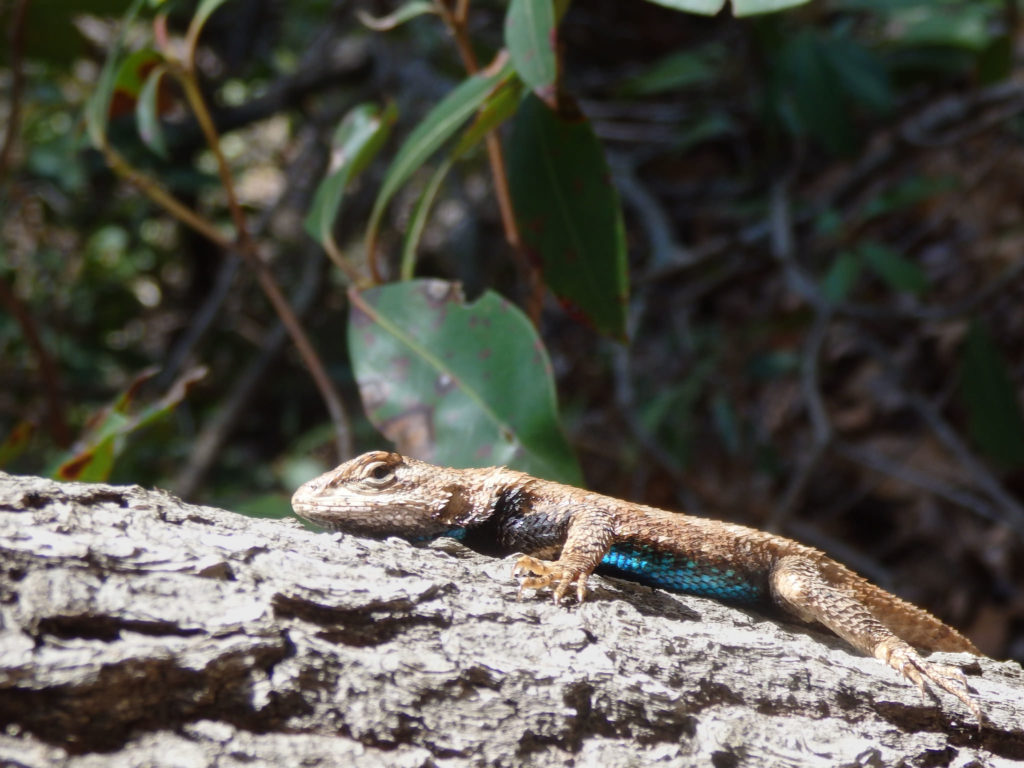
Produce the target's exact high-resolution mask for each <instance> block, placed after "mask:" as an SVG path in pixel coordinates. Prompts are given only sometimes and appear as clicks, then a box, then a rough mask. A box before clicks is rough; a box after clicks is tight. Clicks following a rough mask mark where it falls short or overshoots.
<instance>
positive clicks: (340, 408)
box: [168, 68, 352, 456]
mask: <svg viewBox="0 0 1024 768" xmlns="http://www.w3.org/2000/svg"><path fill="white" fill-rule="evenodd" d="M172 71H174V73H175V74H176V75H177V79H178V81H179V82H180V83H181V85H182V87H183V88H184V90H185V96H186V98H187V99H188V102H189V105H190V106H191V107H192V111H193V113H194V114H195V116H196V119H197V120H198V121H199V125H200V127H201V128H202V129H203V133H204V135H205V136H206V140H207V144H208V145H209V147H210V150H211V151H212V152H213V153H214V155H215V157H216V159H217V168H218V171H219V174H220V178H221V184H222V186H223V187H224V191H225V195H226V196H227V201H228V208H229V210H230V212H231V218H232V220H233V222H234V225H235V232H236V236H237V243H238V251H239V252H240V253H241V255H242V256H243V257H244V258H245V259H246V262H247V263H248V264H249V266H250V267H252V269H253V271H255V273H256V279H257V281H258V282H259V284H260V288H262V289H263V292H264V294H266V296H267V298H268V299H269V300H270V303H271V304H272V305H273V307H274V311H275V312H276V313H277V316H278V317H279V318H281V322H282V323H284V325H285V328H287V329H288V333H289V335H290V336H291V337H292V343H294V344H295V347H296V349H298V351H299V355H300V356H301V357H302V359H303V362H305V364H306V367H307V369H308V370H309V373H310V375H311V376H312V377H313V381H314V382H315V383H316V385H317V388H318V389H319V390H320V396H321V397H322V398H323V400H324V403H325V404H326V406H327V410H328V413H329V414H330V417H331V422H332V423H333V424H334V432H335V440H336V442H337V446H338V452H339V454H340V455H341V456H349V455H351V454H352V434H351V428H350V426H349V419H348V415H347V414H346V413H345V408H344V405H343V404H342V402H341V397H340V396H339V395H338V393H337V391H336V390H335V388H334V384H333V383H332V382H331V380H330V377H329V376H328V375H327V371H326V370H325V369H324V366H323V363H322V362H321V361H320V357H319V356H318V355H317V353H316V350H315V349H313V345H312V344H311V343H310V341H309V338H308V337H307V336H306V332H305V331H304V330H303V328H302V325H301V324H300V323H299V320H298V318H297V317H296V316H295V312H294V311H293V310H292V307H291V305H290V304H289V303H288V300H287V299H286V298H285V297H284V294H283V293H282V292H281V289H280V287H279V286H278V285H277V281H276V280H275V279H274V276H273V274H271V272H270V269H269V267H267V265H266V264H265V263H264V261H263V259H261V258H260V256H259V253H258V249H257V246H256V243H255V242H254V241H253V240H252V238H251V237H250V235H249V233H248V230H247V227H246V222H245V214H244V213H243V212H242V208H241V206H240V205H239V204H238V198H237V196H236V195H235V183H234V179H233V177H232V174H231V169H230V168H229V167H228V164H227V160H226V159H225V157H224V153H223V152H222V151H221V148H220V136H219V135H218V133H217V129H216V127H215V126H214V125H213V120H212V119H211V118H210V113H209V110H207V108H206V102H205V101H204V100H203V97H202V94H200V92H199V87H198V85H197V84H196V81H195V78H194V77H193V76H192V74H191V73H190V72H189V71H186V70H181V69H178V68H175V69H174V70H172ZM168 197H169V196H168ZM175 202H177V201H175ZM179 205H180V204H179Z"/></svg>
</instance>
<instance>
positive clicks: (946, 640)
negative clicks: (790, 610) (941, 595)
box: [833, 563, 983, 656]
mask: <svg viewBox="0 0 1024 768" xmlns="http://www.w3.org/2000/svg"><path fill="white" fill-rule="evenodd" d="M836 565H838V563H837V564H836ZM839 567H840V568H842V569H843V570H845V571H846V572H847V574H848V575H847V577H846V578H844V579H840V580H837V581H833V583H834V584H842V585H843V587H844V588H845V589H847V590H848V591H849V592H851V593H852V594H853V596H854V597H855V598H856V599H857V600H858V601H859V602H861V603H862V604H863V605H864V606H866V607H867V609H868V610H869V611H871V613H872V614H873V615H874V617H875V618H876V619H878V620H879V621H880V622H882V624H884V625H885V626H886V627H887V628H888V629H889V630H890V631H891V632H893V633H894V634H896V635H898V636H899V637H901V638H903V639H904V640H905V641H906V642H908V643H910V644H911V645H913V646H914V647H915V648H918V649H921V650H925V651H949V652H953V653H957V652H961V651H965V652H967V653H973V654H974V655H976V656H982V655H983V654H982V652H981V651H979V650H978V648H977V646H975V645H974V643H972V642H971V641H970V640H968V639H967V638H966V637H964V636H963V635H962V634H960V633H959V632H958V631H957V630H955V629H953V628H952V627H951V626H949V625H948V624H946V623H944V622H942V621H940V620H939V619H937V618H936V617H935V616H933V615H932V614H930V613H929V612H928V611H926V610H924V609H923V608H919V607H917V606H916V605H914V604H913V603H908V602H907V601H906V600H903V599H902V598H899V597H896V595H893V594H891V593H890V592H886V591H885V590H884V589H882V588H881V587H876V586H875V585H874V584H872V583H871V582H870V581H868V580H867V579H865V578H864V577H862V576H860V575H858V574H855V573H854V572H853V571H850V570H849V569H847V568H845V567H843V566H839ZM851 577H852V578H851ZM844 582H845V583H844Z"/></svg>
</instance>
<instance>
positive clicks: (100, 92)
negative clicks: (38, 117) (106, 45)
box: [85, 0, 145, 148]
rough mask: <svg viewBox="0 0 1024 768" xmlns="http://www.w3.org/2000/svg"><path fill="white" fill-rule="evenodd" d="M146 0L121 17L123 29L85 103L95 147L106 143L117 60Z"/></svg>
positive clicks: (136, 2)
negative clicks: (125, 38) (129, 28)
mask: <svg viewBox="0 0 1024 768" xmlns="http://www.w3.org/2000/svg"><path fill="white" fill-rule="evenodd" d="M143 2H145V0H133V2H132V4H131V5H130V6H128V10H127V11H125V14H124V16H123V17H122V18H121V31H120V32H119V33H118V35H117V39H116V40H115V41H114V45H113V46H112V47H111V48H110V52H109V53H108V54H107V60H106V61H105V62H104V63H103V69H102V70H101V71H100V76H99V79H98V80H97V82H96V90H95V91H93V93H92V96H90V97H89V101H88V102H87V103H86V105H85V126H86V130H87V132H88V134H89V140H90V141H91V142H92V145H93V146H94V147H97V148H99V147H102V146H103V145H104V144H105V143H106V137H107V120H108V115H109V114H110V100H111V99H112V98H113V97H114V85H115V82H116V80H117V71H118V70H117V60H118V57H119V56H120V55H121V48H123V47H124V36H125V33H126V31H127V29H128V25H129V24H131V23H132V22H133V21H134V20H135V17H136V16H137V15H138V14H139V9H140V8H141V7H142V4H143Z"/></svg>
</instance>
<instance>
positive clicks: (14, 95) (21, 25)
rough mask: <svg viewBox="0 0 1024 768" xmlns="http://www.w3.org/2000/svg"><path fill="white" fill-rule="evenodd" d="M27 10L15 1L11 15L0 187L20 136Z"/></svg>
mask: <svg viewBox="0 0 1024 768" xmlns="http://www.w3.org/2000/svg"><path fill="white" fill-rule="evenodd" d="M27 10H28V0H17V2H15V4H14V13H13V14H12V15H11V26H10V33H11V34H10V41H11V62H10V67H9V69H10V72H11V91H10V97H9V112H8V115H7V133H6V134H5V135H4V143H3V147H2V148H0V185H3V181H4V177H5V176H6V175H7V169H8V168H9V166H10V162H11V153H12V152H13V151H14V142H15V141H16V140H17V138H18V136H19V135H20V134H21V93H22V90H23V89H24V85H25V72H24V68H23V67H22V60H23V57H24V53H25V13H26V11H27Z"/></svg>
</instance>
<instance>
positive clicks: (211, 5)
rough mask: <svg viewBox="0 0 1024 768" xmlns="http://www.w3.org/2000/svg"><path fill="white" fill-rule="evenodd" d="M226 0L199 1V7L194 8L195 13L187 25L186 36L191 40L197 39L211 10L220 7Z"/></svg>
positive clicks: (210, 14)
mask: <svg viewBox="0 0 1024 768" xmlns="http://www.w3.org/2000/svg"><path fill="white" fill-rule="evenodd" d="M226 2H227V0H203V1H202V2H201V3H199V7H198V8H196V14H195V16H193V17H192V21H191V23H190V24H189V25H188V36H189V39H190V40H192V41H193V44H194V41H196V40H198V39H199V34H200V32H202V31H203V27H204V26H205V25H206V22H207V21H208V20H209V18H210V16H212V15H213V12H214V11H216V10H217V9H218V8H220V7H221V6H222V5H224V3H226Z"/></svg>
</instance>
